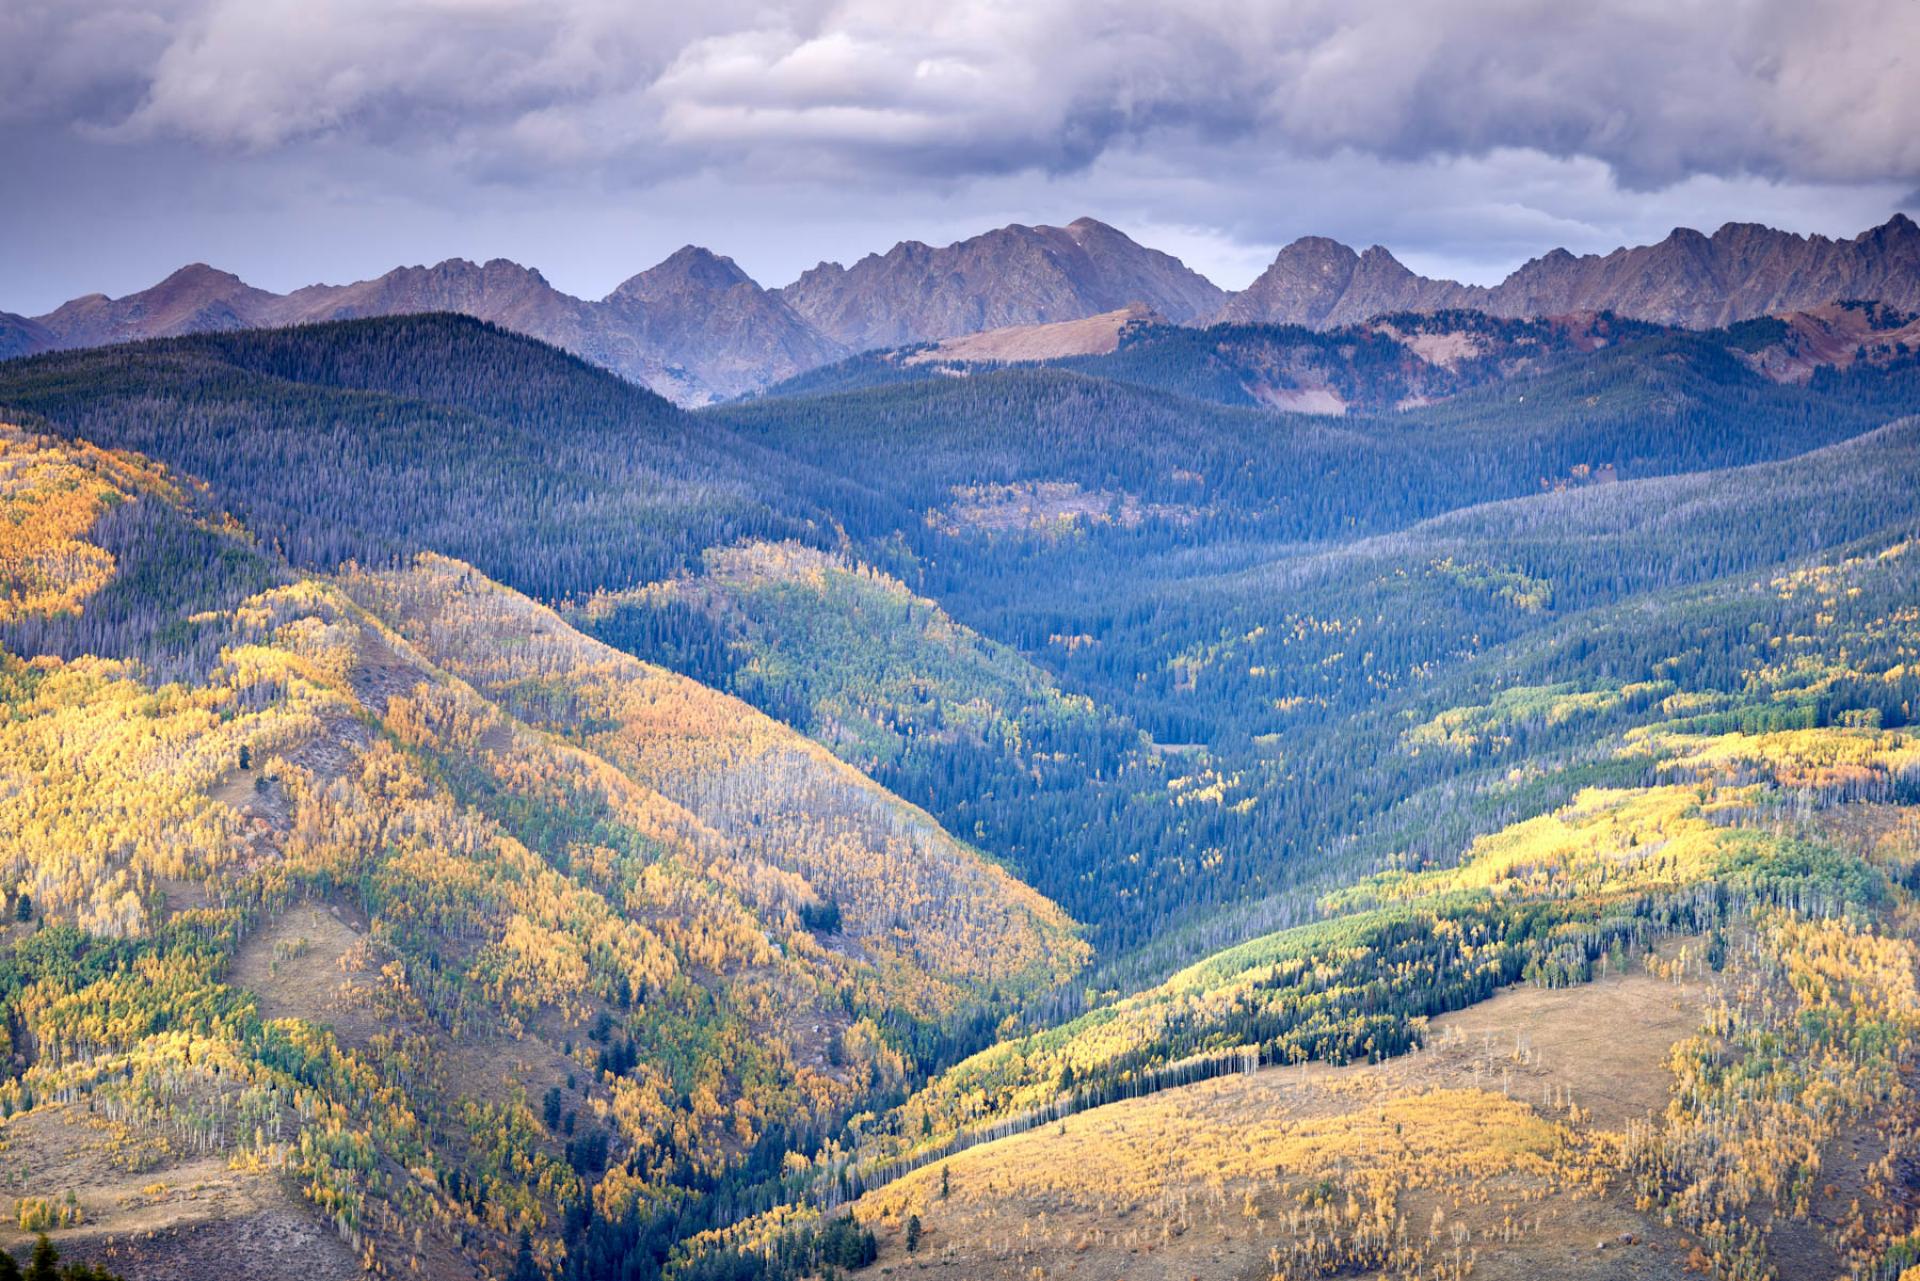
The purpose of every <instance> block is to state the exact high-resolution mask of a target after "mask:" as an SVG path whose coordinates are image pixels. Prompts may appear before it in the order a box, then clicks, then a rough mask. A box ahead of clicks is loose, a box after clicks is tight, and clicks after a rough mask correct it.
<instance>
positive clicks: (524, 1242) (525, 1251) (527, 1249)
mask: <svg viewBox="0 0 1920 1281" xmlns="http://www.w3.org/2000/svg"><path fill="white" fill-rule="evenodd" d="M509 1281H543V1278H542V1277H541V1274H540V1265H539V1263H538V1262H536V1261H535V1260H534V1257H533V1238H532V1237H531V1236H529V1235H527V1230H526V1229H525V1228H521V1229H520V1248H519V1249H518V1250H517V1251H515V1252H514V1256H513V1272H512V1274H511V1276H510V1278H509Z"/></svg>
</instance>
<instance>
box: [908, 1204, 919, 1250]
mask: <svg viewBox="0 0 1920 1281" xmlns="http://www.w3.org/2000/svg"><path fill="white" fill-rule="evenodd" d="M919 1250H920V1216H919V1215H917V1214H913V1215H909V1216H907V1253H908V1254H916V1253H918V1252H919Z"/></svg>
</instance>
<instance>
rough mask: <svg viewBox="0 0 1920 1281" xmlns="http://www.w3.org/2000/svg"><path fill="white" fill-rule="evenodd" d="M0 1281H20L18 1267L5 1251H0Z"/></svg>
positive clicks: (11, 1256)
mask: <svg viewBox="0 0 1920 1281" xmlns="http://www.w3.org/2000/svg"><path fill="white" fill-rule="evenodd" d="M0 1281H20V1265H19V1264H18V1263H15V1262H14V1261H13V1255H11V1254H10V1253H8V1252H7V1251H5V1250H0Z"/></svg>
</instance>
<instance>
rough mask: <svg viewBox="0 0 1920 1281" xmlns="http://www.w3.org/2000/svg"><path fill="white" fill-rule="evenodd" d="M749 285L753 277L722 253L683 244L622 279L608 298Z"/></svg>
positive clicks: (643, 296)
mask: <svg viewBox="0 0 1920 1281" xmlns="http://www.w3.org/2000/svg"><path fill="white" fill-rule="evenodd" d="M736 285H752V286H753V287H754V288H756V289H758V288H759V286H758V285H756V284H754V280H753V277H751V276H749V275H747V273H746V272H744V271H742V270H741V269H740V266H739V264H738V263H736V262H734V260H733V259H731V258H728V257H726V256H725V255H724V254H717V253H715V252H713V251H712V250H711V249H706V248H703V247H701V246H699V245H683V246H681V247H680V248H679V249H676V250H674V251H673V252H672V253H671V254H669V255H667V256H666V257H665V258H663V259H661V260H660V261H659V262H658V263H656V264H655V265H653V266H651V267H649V268H647V269H646V270H645V271H643V272H640V273H639V274H638V275H635V276H632V277H629V278H628V279H627V280H625V281H622V282H621V283H620V285H619V286H618V287H617V288H615V289H614V291H613V293H612V294H610V295H608V297H609V298H626V299H647V298H655V297H659V296H661V295H663V294H665V293H669V292H673V291H676V290H681V289H687V288H693V289H732V288H733V287H734V286H736Z"/></svg>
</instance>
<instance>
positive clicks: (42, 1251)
mask: <svg viewBox="0 0 1920 1281" xmlns="http://www.w3.org/2000/svg"><path fill="white" fill-rule="evenodd" d="M59 1265H60V1251H58V1250H56V1249H54V1248H53V1242H52V1241H50V1240H48V1239H47V1234H46V1233H44V1232H42V1233H41V1234H40V1239H39V1240H38V1241H35V1242H34V1243H33V1259H32V1260H31V1261H30V1262H29V1263H28V1264H27V1277H26V1281H60V1270H59Z"/></svg>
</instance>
